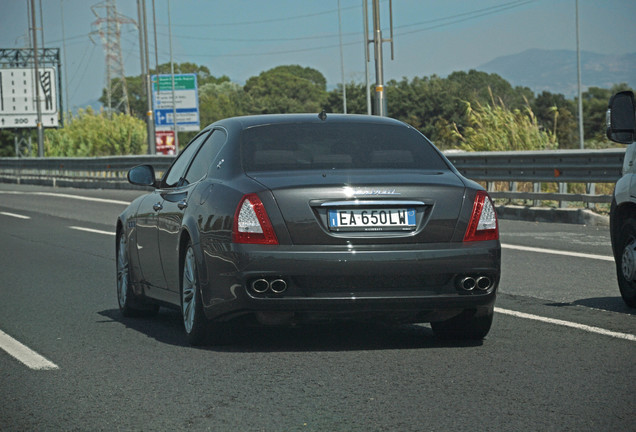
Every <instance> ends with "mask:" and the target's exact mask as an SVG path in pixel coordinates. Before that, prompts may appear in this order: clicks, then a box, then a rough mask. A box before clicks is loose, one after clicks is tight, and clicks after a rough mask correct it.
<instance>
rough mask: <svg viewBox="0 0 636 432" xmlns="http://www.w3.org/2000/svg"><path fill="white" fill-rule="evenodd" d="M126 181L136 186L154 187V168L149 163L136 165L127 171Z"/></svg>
mask: <svg viewBox="0 0 636 432" xmlns="http://www.w3.org/2000/svg"><path fill="white" fill-rule="evenodd" d="M128 181H129V182H130V183H132V184H134V185H137V186H151V187H156V180H155V169H154V168H153V167H152V166H150V165H137V166H136V167H134V168H132V169H131V170H130V171H128Z"/></svg>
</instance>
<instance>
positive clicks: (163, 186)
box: [137, 131, 209, 301]
mask: <svg viewBox="0 0 636 432" xmlns="http://www.w3.org/2000/svg"><path fill="white" fill-rule="evenodd" d="M208 135H209V131H205V132H204V133H202V134H201V135H199V136H197V137H196V138H195V139H194V140H193V141H192V142H191V143H190V145H188V146H187V147H185V149H184V150H183V151H182V152H181V154H179V156H178V157H177V159H176V160H175V161H174V162H173V164H172V165H171V166H170V168H169V169H168V171H167V172H166V174H165V175H164V176H163V178H162V180H161V183H160V186H159V188H158V189H155V191H154V192H152V193H151V194H149V195H148V196H147V197H146V198H145V199H144V201H143V202H142V203H141V205H140V206H139V210H138V213H137V252H138V256H139V264H140V266H141V269H142V274H143V279H144V282H145V283H146V285H147V287H148V293H147V294H148V295H149V296H151V297H155V298H159V299H162V300H166V301H169V298H167V297H166V296H167V295H168V293H167V292H165V291H166V288H167V284H166V278H165V275H164V271H163V267H162V263H161V251H160V247H159V241H160V240H159V230H160V229H164V228H163V226H164V225H165V223H162V226H161V228H160V225H159V220H160V215H161V212H162V211H163V209H164V208H165V207H166V196H167V197H168V199H175V198H176V196H175V192H176V191H177V190H179V189H180V187H181V183H180V182H181V179H182V177H183V176H184V175H185V172H186V170H187V169H188V166H190V162H191V161H192V158H193V157H194V155H195V153H196V150H198V147H199V146H200V145H201V143H202V142H203V141H204V140H205V138H206V137H207V136H208ZM162 291H163V292H162Z"/></svg>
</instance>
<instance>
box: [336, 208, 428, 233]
mask: <svg viewBox="0 0 636 432" xmlns="http://www.w3.org/2000/svg"><path fill="white" fill-rule="evenodd" d="M328 217H329V229H331V230H332V231H412V230H414V229H415V209H412V208H391V209H330V210H329V211H328Z"/></svg>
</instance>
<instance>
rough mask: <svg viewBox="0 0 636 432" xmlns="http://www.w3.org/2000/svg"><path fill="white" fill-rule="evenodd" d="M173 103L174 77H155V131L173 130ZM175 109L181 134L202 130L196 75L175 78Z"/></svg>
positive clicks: (181, 75) (153, 91)
mask: <svg viewBox="0 0 636 432" xmlns="http://www.w3.org/2000/svg"><path fill="white" fill-rule="evenodd" d="M172 101H173V95H172V75H153V76H152V106H153V109H154V111H155V130H158V131H161V130H173V128H174V119H173V117H174V111H175V109H173V103H172ZM174 108H176V114H177V130H178V131H179V132H182V131H198V130H199V129H200V128H201V127H200V123H199V94H198V88H197V76H196V74H179V75H175V76H174Z"/></svg>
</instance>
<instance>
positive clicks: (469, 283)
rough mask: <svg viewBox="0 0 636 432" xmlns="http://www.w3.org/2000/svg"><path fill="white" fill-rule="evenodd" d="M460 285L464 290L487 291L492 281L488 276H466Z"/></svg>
mask: <svg viewBox="0 0 636 432" xmlns="http://www.w3.org/2000/svg"><path fill="white" fill-rule="evenodd" d="M459 287H460V288H461V289H463V290H464V291H472V290H474V289H477V290H479V291H487V290H488V289H490V288H491V287H492V281H491V280H490V278H489V277H488V276H466V277H464V278H462V279H460V281H459Z"/></svg>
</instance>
